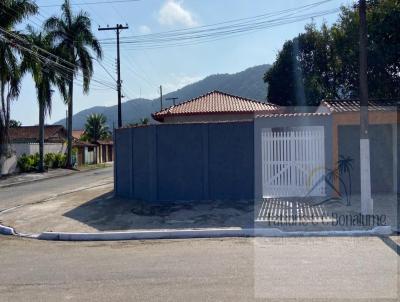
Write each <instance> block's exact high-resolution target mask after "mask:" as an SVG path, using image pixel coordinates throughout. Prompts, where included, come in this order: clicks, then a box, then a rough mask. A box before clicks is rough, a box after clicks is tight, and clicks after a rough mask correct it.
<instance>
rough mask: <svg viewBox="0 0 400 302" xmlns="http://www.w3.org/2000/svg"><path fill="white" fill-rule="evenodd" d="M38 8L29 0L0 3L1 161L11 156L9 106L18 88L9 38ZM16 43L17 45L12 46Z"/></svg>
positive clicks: (16, 68)
mask: <svg viewBox="0 0 400 302" xmlns="http://www.w3.org/2000/svg"><path fill="white" fill-rule="evenodd" d="M37 10H38V7H37V5H36V4H35V3H34V1H31V0H2V1H1V3H0V101H1V104H0V158H1V159H4V158H7V157H8V156H9V155H10V147H9V144H10V138H9V134H8V129H9V127H10V107H11V102H12V101H13V100H16V99H17V98H18V95H19V92H20V85H21V76H20V70H19V62H18V59H17V52H18V48H17V47H16V45H15V44H13V43H14V41H13V40H14V39H13V38H12V36H13V35H14V34H16V31H15V26H16V25H17V24H18V23H20V22H21V21H22V20H24V19H25V18H26V17H28V16H29V15H33V14H35V13H37ZM15 43H18V42H15Z"/></svg>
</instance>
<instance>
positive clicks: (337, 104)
mask: <svg viewBox="0 0 400 302" xmlns="http://www.w3.org/2000/svg"><path fill="white" fill-rule="evenodd" d="M398 105H399V100H395V99H392V100H388V99H386V100H384V99H381V100H378V99H374V100H369V102H368V111H394V109H395V108H394V107H397V106H398ZM321 106H325V107H327V108H328V110H329V111H330V112H358V111H360V100H323V101H322V103H321Z"/></svg>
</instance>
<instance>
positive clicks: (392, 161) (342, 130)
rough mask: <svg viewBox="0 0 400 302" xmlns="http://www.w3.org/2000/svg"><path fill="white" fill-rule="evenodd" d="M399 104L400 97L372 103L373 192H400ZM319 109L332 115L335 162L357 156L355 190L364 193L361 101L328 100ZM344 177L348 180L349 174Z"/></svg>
mask: <svg viewBox="0 0 400 302" xmlns="http://www.w3.org/2000/svg"><path fill="white" fill-rule="evenodd" d="M398 104H399V100H383V99H381V100H378V99H374V100H370V101H369V103H368V119H369V131H368V132H369V137H370V156H371V186H372V187H371V189H372V193H382V192H390V191H392V192H397V188H398V186H399V177H398V173H399V172H400V171H397V166H398V157H399V150H398V141H397V140H398V127H399V113H398V110H397V107H398ZM317 112H325V113H329V114H331V115H332V155H333V162H335V163H336V162H337V161H338V160H339V159H340V156H346V157H350V158H352V159H353V163H352V166H353V169H352V177H351V181H352V193H360V175H359V173H358V171H359V170H360V101H359V100H324V101H322V102H321V105H320V106H319V108H318V109H317ZM341 177H342V179H344V180H345V181H348V180H347V178H348V176H347V175H346V174H345V175H342V176H341ZM336 186H337V187H339V184H338V180H337V179H336ZM341 191H343V188H341Z"/></svg>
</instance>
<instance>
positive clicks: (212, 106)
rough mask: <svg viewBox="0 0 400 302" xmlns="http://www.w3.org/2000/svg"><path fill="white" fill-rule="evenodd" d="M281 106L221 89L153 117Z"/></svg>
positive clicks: (266, 109) (275, 110) (273, 110)
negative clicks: (221, 90)
mask: <svg viewBox="0 0 400 302" xmlns="http://www.w3.org/2000/svg"><path fill="white" fill-rule="evenodd" d="M279 110H281V107H280V106H278V105H275V104H271V103H263V102H260V101H256V100H252V99H248V98H244V97H240V96H235V95H231V94H228V93H224V92H220V91H212V92H209V93H207V94H204V95H202V96H199V97H197V98H194V99H191V100H189V101H186V102H183V103H181V104H179V105H176V106H171V107H169V108H166V109H164V110H161V111H159V112H156V113H153V114H152V117H153V118H154V119H155V120H157V121H160V122H162V121H163V120H164V118H165V117H167V116H183V115H201V114H216V113H223V114H225V113H239V114H242V113H255V112H260V113H261V112H277V111H279Z"/></svg>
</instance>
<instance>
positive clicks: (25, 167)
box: [17, 153, 39, 172]
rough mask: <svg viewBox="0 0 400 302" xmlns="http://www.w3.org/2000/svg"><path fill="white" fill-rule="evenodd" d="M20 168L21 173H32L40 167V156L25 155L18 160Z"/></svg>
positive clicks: (36, 154)
mask: <svg viewBox="0 0 400 302" xmlns="http://www.w3.org/2000/svg"><path fill="white" fill-rule="evenodd" d="M17 164H18V168H19V169H20V170H21V172H30V171H34V170H36V169H37V168H38V165H39V154H38V153H35V154H33V155H26V154H23V155H22V156H21V157H20V158H18V162H17Z"/></svg>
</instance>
